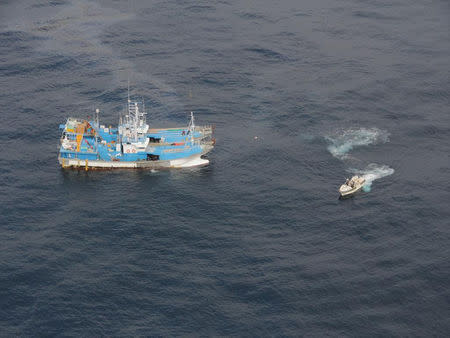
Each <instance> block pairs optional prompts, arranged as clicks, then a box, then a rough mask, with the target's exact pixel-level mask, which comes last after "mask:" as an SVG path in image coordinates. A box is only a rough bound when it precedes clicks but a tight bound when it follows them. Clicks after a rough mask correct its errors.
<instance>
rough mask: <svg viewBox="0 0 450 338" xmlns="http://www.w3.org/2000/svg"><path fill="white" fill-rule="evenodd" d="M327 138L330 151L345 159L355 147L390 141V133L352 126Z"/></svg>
mask: <svg viewBox="0 0 450 338" xmlns="http://www.w3.org/2000/svg"><path fill="white" fill-rule="evenodd" d="M325 138H326V139H327V141H328V142H329V143H330V145H329V146H328V147H327V149H328V151H329V152H330V153H331V154H332V155H333V156H334V157H336V158H339V159H345V158H348V157H349V155H348V153H349V152H350V151H351V150H352V149H353V148H355V147H361V146H368V145H371V144H377V143H385V142H387V141H389V133H388V132H386V131H384V130H380V129H378V128H358V129H355V128H351V129H346V130H343V131H341V132H339V133H337V134H335V135H332V136H326V137H325Z"/></svg>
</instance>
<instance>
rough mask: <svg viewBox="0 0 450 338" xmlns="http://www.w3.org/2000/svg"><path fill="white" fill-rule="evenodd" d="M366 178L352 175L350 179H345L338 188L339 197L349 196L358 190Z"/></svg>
mask: <svg viewBox="0 0 450 338" xmlns="http://www.w3.org/2000/svg"><path fill="white" fill-rule="evenodd" d="M364 182H366V180H365V179H364V178H363V177H361V176H357V175H356V176H353V177H352V178H350V179H347V180H346V181H345V183H344V184H343V185H341V186H340V188H339V193H340V194H341V197H350V196H352V195H353V194H355V193H357V192H358V191H360V190H361V189H362V187H363V185H364Z"/></svg>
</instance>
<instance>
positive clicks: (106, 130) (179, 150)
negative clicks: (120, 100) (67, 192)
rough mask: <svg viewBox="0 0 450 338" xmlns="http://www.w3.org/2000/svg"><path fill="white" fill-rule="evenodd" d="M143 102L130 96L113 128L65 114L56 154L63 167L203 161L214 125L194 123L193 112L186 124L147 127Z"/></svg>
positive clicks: (155, 165) (198, 163) (159, 165)
mask: <svg viewBox="0 0 450 338" xmlns="http://www.w3.org/2000/svg"><path fill="white" fill-rule="evenodd" d="M146 115H147V114H146V112H145V105H144V104H143V103H142V102H137V101H131V100H130V99H128V104H127V109H126V112H125V113H124V114H122V115H121V116H120V118H119V125H118V127H117V128H112V127H111V126H109V127H106V126H105V125H102V124H100V122H99V110H98V109H96V112H95V117H94V119H92V120H89V119H88V120H84V119H79V118H72V117H69V118H68V119H67V121H66V123H65V124H61V125H60V130H61V131H62V135H61V146H60V149H59V156H58V160H59V163H60V164H61V166H62V168H82V169H85V170H89V169H113V168H148V169H161V168H187V167H196V166H204V165H207V164H208V163H209V161H208V160H207V159H206V158H204V155H205V154H207V153H208V152H210V151H211V150H212V149H213V148H214V144H215V139H214V138H213V137H212V135H213V129H214V127H213V126H210V125H208V126H196V125H195V122H194V114H193V113H192V112H191V118H190V121H189V123H188V125H187V126H184V127H180V128H150V126H149V125H148V124H147V122H146Z"/></svg>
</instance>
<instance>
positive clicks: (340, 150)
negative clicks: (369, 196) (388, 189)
mask: <svg viewBox="0 0 450 338" xmlns="http://www.w3.org/2000/svg"><path fill="white" fill-rule="evenodd" d="M325 139H326V140H327V141H328V142H329V145H328V147H327V149H328V151H329V152H330V153H331V154H332V155H333V156H334V157H336V158H338V159H340V160H342V161H345V160H350V159H351V158H352V157H351V156H350V155H349V152H350V151H351V150H352V149H354V148H356V147H362V146H368V145H374V144H379V143H385V142H388V141H389V133H388V132H387V131H385V130H381V129H378V128H351V129H346V130H342V131H340V132H338V133H336V134H334V135H330V136H326V137H325ZM347 171H348V172H351V173H353V174H357V175H361V176H362V177H363V178H364V180H365V183H364V185H363V190H364V191H365V192H369V191H370V190H371V187H372V182H373V181H375V180H377V179H380V178H382V177H386V176H389V175H392V174H393V173H394V169H392V168H391V167H389V166H387V165H384V164H376V163H371V164H369V165H368V166H367V167H366V168H365V169H355V168H350V169H348V170H347Z"/></svg>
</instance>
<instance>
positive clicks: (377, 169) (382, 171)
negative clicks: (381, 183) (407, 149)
mask: <svg viewBox="0 0 450 338" xmlns="http://www.w3.org/2000/svg"><path fill="white" fill-rule="evenodd" d="M349 171H350V172H352V173H355V174H359V175H362V177H364V179H365V180H366V182H365V183H364V186H363V190H364V191H365V192H369V191H370V190H371V187H372V182H373V181H375V180H378V179H380V178H382V177H386V176H389V175H392V174H393V173H394V172H395V170H394V169H392V168H391V167H389V166H387V165H384V164H376V163H371V164H369V165H368V166H367V168H366V169H364V170H360V169H350V170H349Z"/></svg>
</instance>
